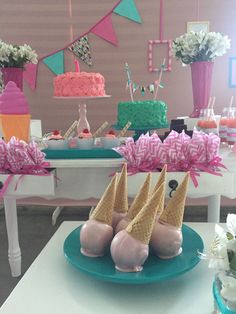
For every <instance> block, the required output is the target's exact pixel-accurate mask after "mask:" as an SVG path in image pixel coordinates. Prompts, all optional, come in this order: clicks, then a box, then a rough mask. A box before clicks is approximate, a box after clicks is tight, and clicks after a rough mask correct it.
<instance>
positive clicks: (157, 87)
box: [154, 58, 166, 100]
mask: <svg viewBox="0 0 236 314" xmlns="http://www.w3.org/2000/svg"><path fill="white" fill-rule="evenodd" d="M165 63H166V59H165V58H164V60H163V62H162V65H161V70H160V74H159V77H158V79H157V86H156V91H155V95H154V100H156V99H157V94H158V89H159V84H161V78H162V73H163V69H164V67H165Z"/></svg>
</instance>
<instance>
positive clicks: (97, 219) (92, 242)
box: [80, 175, 117, 257]
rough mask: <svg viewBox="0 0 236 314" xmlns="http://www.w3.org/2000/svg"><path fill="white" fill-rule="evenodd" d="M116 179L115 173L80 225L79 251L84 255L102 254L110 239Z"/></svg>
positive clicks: (94, 255)
mask: <svg viewBox="0 0 236 314" xmlns="http://www.w3.org/2000/svg"><path fill="white" fill-rule="evenodd" d="M116 180H117V176H116V175H115V176H114V177H113V178H112V180H111V182H110V184H109V185H108V187H107V188H106V190H105V192H104V194H103V196H102V197H101V199H100V201H99V202H98V204H97V206H96V208H95V209H94V211H93V212H92V214H91V215H90V218H89V220H88V221H87V222H85V223H84V224H83V226H82V229H81V232H80V242H81V253H82V254H84V255H86V256H90V257H97V256H103V255H104V254H105V252H106V250H107V249H108V248H109V246H110V243H111V241H112V238H113V228H112V212H113V208H114V202H115V195H116Z"/></svg>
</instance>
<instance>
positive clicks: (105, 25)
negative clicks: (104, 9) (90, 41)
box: [91, 14, 118, 46]
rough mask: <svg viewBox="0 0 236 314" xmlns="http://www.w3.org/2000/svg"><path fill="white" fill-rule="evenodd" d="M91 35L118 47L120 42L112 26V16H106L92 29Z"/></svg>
mask: <svg viewBox="0 0 236 314" xmlns="http://www.w3.org/2000/svg"><path fill="white" fill-rule="evenodd" d="M91 33H93V34H95V35H97V36H99V37H101V38H102V39H105V40H106V41H108V42H110V43H112V44H113V45H115V46H117V43H118V42H117V37H116V33H115V30H114V28H113V25H112V20H111V14H109V15H107V16H105V17H104V18H103V19H102V20H101V21H100V22H99V23H98V24H96V25H95V26H94V27H93V28H92V30H91Z"/></svg>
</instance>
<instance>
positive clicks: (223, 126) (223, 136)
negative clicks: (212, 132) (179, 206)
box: [219, 107, 230, 144]
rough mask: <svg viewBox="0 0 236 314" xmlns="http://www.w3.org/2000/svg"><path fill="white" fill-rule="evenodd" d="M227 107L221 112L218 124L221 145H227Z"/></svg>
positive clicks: (228, 109)
mask: <svg viewBox="0 0 236 314" xmlns="http://www.w3.org/2000/svg"><path fill="white" fill-rule="evenodd" d="M229 111H230V108H229V107H225V108H223V110H222V113H221V118H220V123H219V136H220V141H221V143H225V144H227V124H228V117H229Z"/></svg>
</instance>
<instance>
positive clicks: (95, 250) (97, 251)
mask: <svg viewBox="0 0 236 314" xmlns="http://www.w3.org/2000/svg"><path fill="white" fill-rule="evenodd" d="M112 237H113V228H112V227H111V226H109V225H108V224H106V223H103V222H100V221H97V220H93V219H90V220H88V221H87V222H86V223H85V224H84V225H83V226H82V229H81V232H80V243H81V253H82V254H84V255H86V256H89V257H98V256H103V255H104V254H105V252H106V250H107V248H109V246H110V243H111V241H112Z"/></svg>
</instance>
